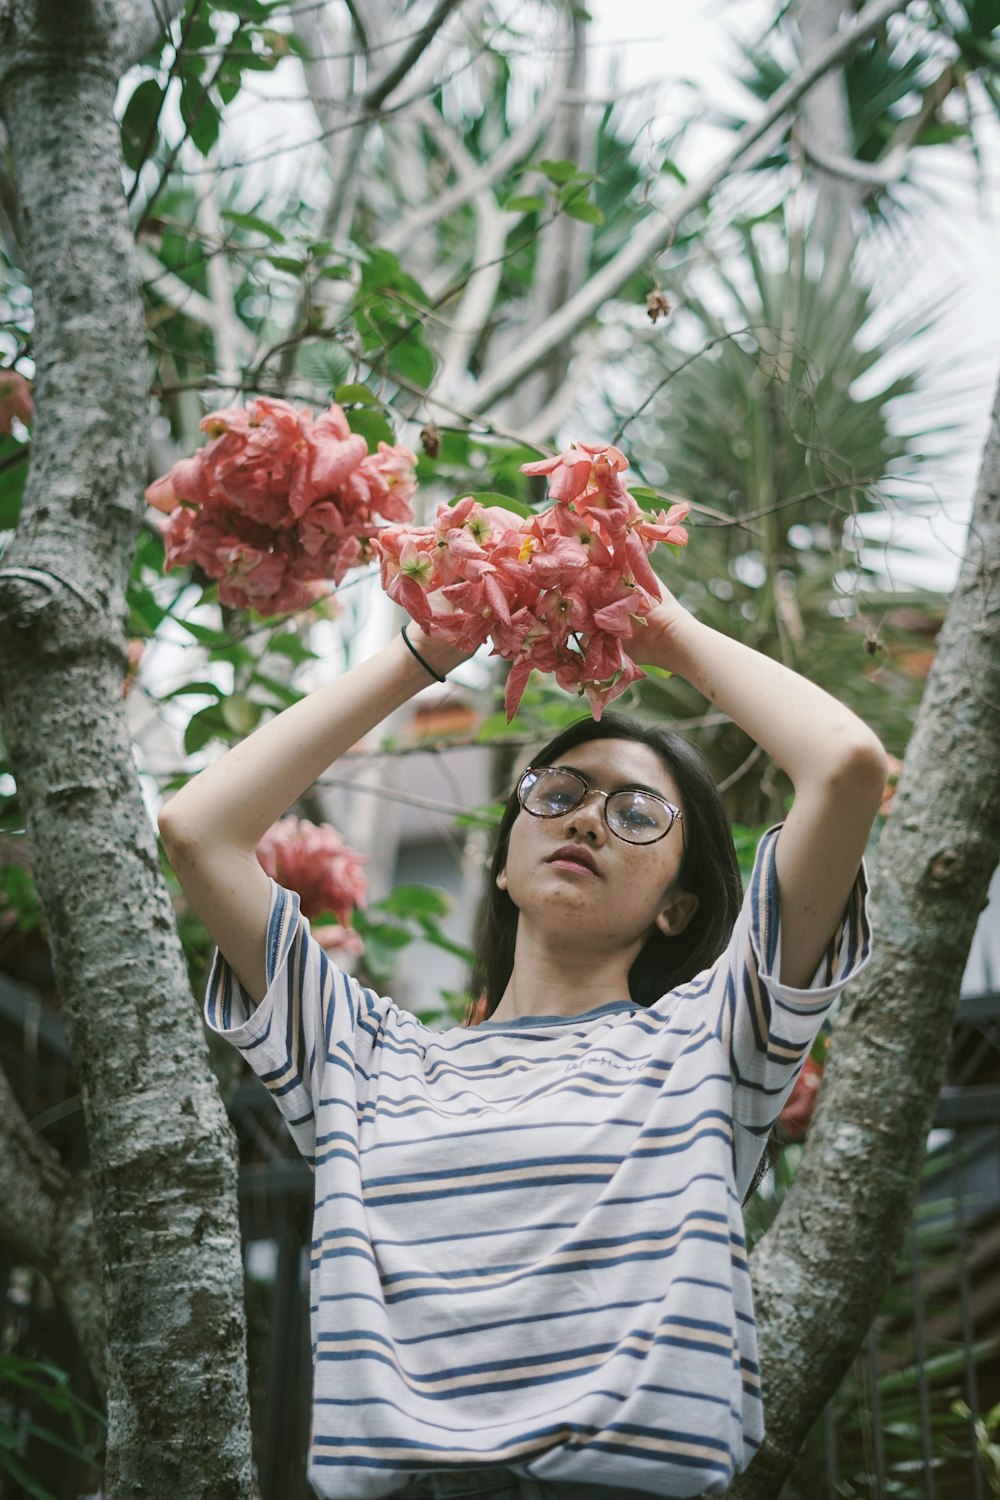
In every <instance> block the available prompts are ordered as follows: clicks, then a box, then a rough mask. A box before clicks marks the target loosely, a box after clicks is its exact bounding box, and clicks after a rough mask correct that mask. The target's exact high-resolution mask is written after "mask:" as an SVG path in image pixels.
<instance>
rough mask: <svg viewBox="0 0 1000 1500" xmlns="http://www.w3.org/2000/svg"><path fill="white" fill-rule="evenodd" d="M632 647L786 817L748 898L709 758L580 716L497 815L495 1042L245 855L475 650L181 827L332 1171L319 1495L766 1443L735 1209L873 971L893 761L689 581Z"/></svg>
mask: <svg viewBox="0 0 1000 1500" xmlns="http://www.w3.org/2000/svg"><path fill="white" fill-rule="evenodd" d="M634 651H635V656H636V660H637V661H639V662H641V663H643V664H650V665H654V666H658V667H661V668H665V669H667V670H669V671H671V672H674V673H677V674H678V675H680V676H682V677H683V678H685V679H686V680H687V681H688V682H690V683H691V684H692V685H693V686H695V687H697V688H698V689H699V690H700V691H701V692H702V693H703V694H704V695H705V696H706V697H707V698H709V699H710V700H711V701H712V703H713V704H714V705H715V706H716V708H718V709H719V710H721V711H722V712H724V713H726V714H728V715H729V716H730V717H731V718H732V719H733V720H735V722H736V723H738V724H739V725H740V726H741V727H742V728H743V729H744V730H746V732H747V733H748V734H750V735H751V736H752V737H753V738H754V739H755V740H756V741H757V742H758V743H759V744H760V745H761V746H762V747H763V749H764V750H765V751H766V752H767V753H768V754H769V755H771V756H772V757H773V758H774V759H775V760H776V761H777V762H778V763H779V764H780V765H781V766H782V767H783V768H784V769H785V771H786V772H787V773H788V775H789V777H790V779H791V781H792V784H793V786H794V789H795V799H794V803H793V805H792V808H791V810H790V812H789V814H788V817H787V818H786V820H785V822H784V824H783V825H782V826H781V827H780V829H773V830H771V831H770V832H769V833H768V834H767V835H766V836H765V838H764V840H763V841H762V843H761V847H760V850H759V851H758V856H757V862H756V866H755V870H754V874H753V877H752V880H751V885H750V889H749V891H748V893H747V897H746V899H745V901H743V904H742V907H740V904H739V893H738V887H737V882H736V875H735V866H734V863H733V855H732V841H731V838H730V837H729V835H728V832H727V831H726V829H725V826H724V820H723V818H722V815H721V810H720V806H719V803H718V798H717V797H716V796H715V794H714V789H712V788H711V786H710V783H709V778H708V777H707V775H706V773H705V772H704V770H702V769H699V766H698V762H697V757H695V756H694V753H693V752H691V751H690V750H689V749H688V748H686V747H684V746H683V742H678V740H677V739H676V738H675V737H670V736H668V737H663V736H660V735H658V734H657V733H656V732H655V731H653V732H646V731H638V732H637V731H636V730H635V728H634V727H632V726H630V725H629V724H628V722H627V721H620V720H617V719H611V720H609V721H608V722H606V723H602V724H600V725H596V726H595V725H593V724H592V723H591V724H585V725H583V726H574V728H573V729H571V730H570V731H568V732H567V733H566V734H564V735H563V736H560V737H559V738H558V739H557V740H556V741H554V742H553V744H552V745H551V746H549V747H547V749H546V751H545V752H543V753H542V754H540V755H539V756H537V757H536V758H535V761H534V762H533V765H532V766H531V767H530V768H528V770H527V772H526V773H525V774H524V775H523V776H522V777H521V779H520V780H519V784H518V789H517V792H516V793H515V797H514V798H513V799H512V801H511V803H510V805H509V807H508V810H507V814H506V816H505V819H504V825H503V829H502V833H501V840H500V844H499V847H498V851H497V857H496V859H495V861H494V865H493V868H492V871H491V882H492V884H493V885H494V886H495V889H496V899H495V901H494V903H493V906H492V915H490V914H489V911H488V913H487V916H486V918H485V927H484V933H483V939H482V943H481V952H480V965H481V972H482V978H483V981H484V984H485V986H486V991H487V996H488V999H487V1007H488V1015H487V1019H485V1020H484V1021H482V1022H481V1023H480V1024H479V1025H476V1026H474V1027H471V1028H461V1027H455V1028H452V1029H451V1030H448V1031H445V1032H431V1031H429V1030H427V1029H426V1028H425V1027H424V1026H422V1025H421V1024H420V1022H419V1021H418V1020H417V1019H416V1017H414V1016H413V1015H411V1014H409V1013H407V1012H405V1011H402V1010H400V1009H399V1008H398V1007H397V1006H396V1005H395V1004H394V1003H393V1002H392V1001H391V1000H390V999H387V998H384V997H380V996H378V995H375V994H373V993H372V992H371V991H368V990H365V989H363V988H362V987H361V986H360V985H359V984H358V983H357V982H356V981H355V980H354V979H353V978H351V977H349V976H346V975H343V974H341V973H340V972H339V971H338V970H337V969H336V968H335V967H334V966H333V965H332V964H331V963H330V961H329V958H328V956H327V955H326V954H325V953H324V951H323V950H322V949H321V947H320V946H319V944H317V943H316V942H315V940H313V939H312V938H311V937H310V936H309V931H308V924H307V923H306V922H305V921H304V920H303V919H301V917H300V916H299V914H298V904H297V899H296V898H295V897H294V895H292V894H291V893H289V892H286V891H283V890H282V889H281V887H279V886H277V885H275V883H274V882H273V881H271V880H270V879H269V878H268V877H267V876H266V875H265V874H264V872H263V870H262V869H261V868H260V866H259V864H258V863H257V860H256V857H255V855H254V850H255V848H256V845H257V843H258V841H259V840H260V838H261V837H262V835H263V834H264V832H265V831H266V830H267V828H268V827H270V825H271V824H272V823H273V822H274V821H275V820H276V819H277V818H278V817H280V816H281V814H282V813H283V812H284V811H285V810H286V809H287V808H288V807H289V806H290V805H291V804H292V803H293V802H294V801H295V800H296V798H298V797H299V796H300V795H301V794H302V792H303V791H304V790H305V789H306V788H307V787H308V786H309V785H310V784H311V783H312V782H313V781H315V780H316V778H317V777H318V776H320V774H321V773H322V772H323V771H324V770H325V769H326V767H327V766H328V765H329V764H330V762H331V761H332V760H334V759H336V757H337V756H338V755H340V754H342V753H343V752H344V751H345V750H346V749H348V747H349V746H351V745H353V744H355V743H357V741H358V740H359V739H360V738H361V737H362V736H363V735H365V734H367V733H368V732H369V731H370V730H371V729H372V728H374V727H375V726H376V725H377V724H379V723H380V722H381V721H382V720H383V719H384V718H385V717H386V716H387V715H388V714H389V713H391V712H392V711H393V709H395V708H397V707H398V706H399V705H400V704H401V703H403V702H405V701H406V699H407V698H409V697H410V696H411V695H412V694H413V693H415V692H416V691H418V690H419V689H420V688H421V687H423V686H424V685H425V684H426V681H427V672H428V671H429V672H431V673H432V674H433V675H441V674H444V673H446V672H447V671H448V670H449V669H450V668H452V667H453V666H455V665H457V663H458V661H459V660H460V659H461V657H460V655H459V653H458V652H456V651H455V650H454V649H453V648H451V647H449V646H446V645H444V644H442V643H441V642H439V641H436V640H434V639H432V638H429V637H427V636H426V635H424V634H423V633H422V632H421V631H419V630H417V629H416V628H414V627H411V628H410V634H409V639H408V640H405V639H398V638H397V639H396V640H395V641H393V642H392V643H391V644H390V645H388V646H387V647H385V648H384V649H383V650H382V651H381V652H380V653H379V654H378V655H377V656H376V657H374V658H373V659H372V660H371V661H368V662H366V663H365V664H364V665H363V666H362V667H358V668H355V669H354V670H352V671H351V672H348V673H347V674H346V675H345V676H344V677H342V678H341V679H340V680H339V681H337V682H335V683H332V684H330V685H329V686H327V687H325V688H321V689H319V690H318V691H316V692H314V693H312V694H311V695H310V696H309V697H308V698H306V699H305V700H303V701H302V702H301V703H299V704H297V705H295V706H294V707H293V708H290V709H288V710H286V711H285V712H284V713H282V714H280V715H278V716H277V717H276V718H275V719H273V720H271V721H270V722H269V723H268V724H266V725H264V726H263V727H262V728H261V729H259V730H257V731H256V732H255V733H254V734H253V735H251V736H250V737H249V739H247V740H245V741H244V742H243V743H242V744H240V745H237V746H236V747H235V748H234V749H233V750H231V751H230V752H229V753H228V754H227V755H226V756H224V757H223V758H222V759H221V760H219V761H217V762H216V763H215V764H214V765H212V766H211V767H209V768H208V770H206V771H204V772H202V774H201V775H200V776H198V777H197V778H195V779H194V780H193V781H192V782H191V783H190V784H189V785H188V786H187V787H186V788H185V789H184V790H183V791H182V792H181V793H179V794H178V795H177V797H175V798H174V800H173V801H172V802H171V803H170V804H169V806H168V807H167V808H166V809H165V810H164V812H163V814H162V815H161V818H160V828H161V831H162V833H163V837H164V842H165V844H166V847H167V850H168V853H169V855H170V858H171V861H172V863H173V865H174V868H175V870H176V872H177V875H178V877H179V879H180V881H181V883H182V885H183V887H184V889H185V891H186V892H187V894H188V896H189V897H190V899H191V902H192V904H193V905H194V907H195V908H196V910H197V911H198V912H199V913H200V915H201V916H202V918H203V920H204V921H205V924H206V926H207V927H208V929H209V931H210V932H211V934H212V936H213V937H214V938H215V940H216V942H217V943H218V946H219V950H220V951H219V954H218V956H217V958H216V961H215V964H214V966H213V970H212V974H211V977H210V981H209V990H208V998H207V1001H206V1013H207V1017H208V1020H209V1024H210V1025H212V1026H213V1027H214V1028H215V1029H216V1030H217V1031H219V1032H221V1033H222V1034H224V1035H226V1036H228V1037H229V1039H230V1040H231V1041H232V1042H233V1043H234V1044H235V1045H237V1046H238V1047H240V1048H241V1050H243V1052H244V1054H245V1056H246V1057H247V1059H248V1060H249V1061H250V1062H251V1064H252V1065H253V1066H254V1068H255V1069H256V1070H257V1071H258V1072H259V1073H260V1075H261V1076H262V1077H263V1079H264V1081H265V1082H266V1083H267V1085H268V1087H269V1088H271V1090H272V1091H273V1093H274V1095H275V1098H276V1101H277V1103H278V1105H279V1107H280V1108H281V1109H282V1111H283V1113H284V1114H285V1116H286V1119H287V1120H288V1123H289V1127H290V1129H291V1131H292V1134H293V1136H294V1137H295V1139H296V1141H297V1143H298V1145H299V1146H300V1148H301V1150H302V1151H303V1153H304V1154H305V1155H306V1157H307V1158H308V1159H309V1160H310V1161H311V1162H313V1163H314V1165H315V1170H316V1210H315V1222H314V1231H313V1235H314V1242H313V1251H312V1276H311V1286H312V1333H313V1350H314V1362H315V1388H314V1406H313V1437H312V1444H311V1453H310V1469H309V1473H310V1479H311V1481H312V1483H313V1485H314V1486H315V1487H316V1489H317V1490H318V1491H319V1493H320V1494H321V1495H329V1496H343V1497H349V1496H350V1497H359V1500H360V1497H375V1496H380V1495H388V1494H393V1493H397V1492H402V1493H404V1494H405V1495H406V1496H407V1500H413V1497H417V1496H445V1495H447V1496H452V1497H456V1500H457V1497H458V1496H460V1495H469V1496H472V1495H476V1496H479V1495H487V1494H489V1495H493V1496H494V1497H495V1500H516V1497H521V1496H535V1497H539V1496H549V1495H562V1496H565V1497H566V1500H569V1497H570V1496H578V1497H584V1500H585V1497H587V1496H588V1495H590V1496H592V1497H594V1500H599V1497H612V1496H634V1495H635V1494H636V1493H637V1492H638V1493H646V1494H649V1495H661V1496H694V1495H701V1494H719V1493H721V1492H722V1491H724V1490H725V1489H726V1488H727V1486H728V1485H729V1483H730V1481H731V1479H732V1477H733V1475H734V1473H735V1472H738V1471H739V1470H740V1469H741V1468H743V1467H745V1465H746V1464H747V1463H748V1462H749V1461H750V1459H751V1458H752V1457H753V1454H754V1452H755V1450H756V1448H757V1447H758V1446H759V1443H760V1440H761V1436H762V1432H763V1421H762V1409H761V1396H760V1382H759V1375H758V1371H757V1365H756V1345H755V1336H754V1324H753V1309H752V1305H751V1299H750V1282H749V1274H748V1267H747V1260H746V1249H745V1244H744V1240H743V1234H742V1220H741V1213H740V1204H741V1200H742V1197H743V1195H744V1194H745V1192H746V1191H747V1188H748V1186H749V1184H750V1181H751V1179H752V1177H753V1173H754V1170H755V1167H756V1165H757V1162H758V1161H759V1158H760V1155H761V1151H762V1149H763V1143H764V1141H765V1139H766V1137H767V1134H768V1131H769V1129H770V1126H771V1124H772V1123H773V1120H774V1119H775V1117H776V1116H777V1114H778V1111H779V1110H780V1108H781V1105H782V1103H783V1101H784V1099H785V1098H786V1097H787V1094H788V1093H789V1092H790V1090H791V1087H792V1084H793V1083H794V1080H795V1077H796V1076H797V1073H798V1071H799V1068H800V1066H801V1064H802V1061H803V1060H804V1058H805V1056H806V1054H807V1052H808V1049H809V1046H810V1044H811V1041H812V1039H813V1037H814V1036H815V1034H816V1031H817V1030H818V1028H819V1026H820V1024H821V1021H822V1018H823V1015H824V1014H825V1012H826V1010H827V1008H828V1007H829V1005H830V1003H831V1001H832V1000H833V999H834V997H835V996H836V995H837V994H838V993H839V991H840V989H841V988H842V987H843V985H844V984H845V983H846V982H847V980H848V979H849V978H850V977H852V976H853V974H855V973H857V971H858V969H859V968H860V967H861V966H862V964H863V963H864V962H865V960H866V957H867V948H868V932H867V924H866V919H865V911H864V902H865V887H864V877H863V874H862V872H861V870H860V868H859V866H860V862H861V856H862V852H863V850H864V847H865V843H866V840H867V837H868V833H869V830H870V828H871V824H872V821H873V819H874V816H875V812H876V810H877V808H878V805H879V799H880V796H881V792H882V787H883V784H884V780H885V756H884V753H883V751H882V748H881V746H880V745H879V743H878V741H877V740H876V739H875V738H874V736H873V735H872V734H871V733H870V732H869V730H868V729H867V728H866V727H865V726H864V725H863V724H862V723H861V722H860V721H859V720H858V719H857V718H856V717H855V716H854V715H853V714H852V713H850V712H849V711H848V710H847V709H845V708H843V707H842V706H841V705H840V704H838V703H837V702H836V701H834V700H833V699H832V698H830V697H829V696H828V695H827V694H825V693H824V692H822V691H821V690H820V689H819V688H817V687H815V686H814V685H813V684H811V683H809V682H807V681H805V680H804V679H802V678H801V677H799V676H797V675H796V674H794V673H793V672H790V671H788V670H787V669H785V668H784V667H782V666H780V665H779V664H777V663H776V662H773V661H771V660H769V659H768V658H766V657H763V656H761V655H759V654H758V653H756V652H754V651H752V650H750V649H749V648H747V647H744V646H742V645H740V644H739V643H737V642H735V641H733V640H730V639H729V638H727V637H724V636H722V635H720V634H718V633H717V632H715V631H713V630H711V629H710V628H709V627H707V626H705V625H703V624H701V623H700V622H699V621H697V620H695V619H694V618H693V617H692V616H690V615H689V614H688V613H687V612H686V611H685V610H683V609H682V608H681V607H680V606H679V605H678V604H677V602H676V601H675V600H674V599H673V598H672V597H671V596H670V595H669V594H668V593H667V592H666V591H665V590H664V591H663V595H662V599H661V602H660V604H659V605H658V606H657V607H656V608H655V609H654V610H653V611H652V612H651V613H650V615H649V617H648V621H647V624H646V626H645V628H644V629H643V631H642V632H641V634H640V635H639V636H637V637H636V640H635V642H634ZM425 667H426V670H425ZM734 919H735V926H733V923H734ZM730 929H731V935H730ZM719 955H721V956H719ZM713 959H714V960H716V961H715V962H714V963H713V962H712V961H713Z"/></svg>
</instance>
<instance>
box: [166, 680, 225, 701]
mask: <svg viewBox="0 0 1000 1500" xmlns="http://www.w3.org/2000/svg"><path fill="white" fill-rule="evenodd" d="M223 692H224V690H223V689H222V688H220V687H219V685H218V683H215V682H182V683H181V685H180V687H175V688H171V689H170V692H169V693H164V694H163V696H162V698H161V700H160V701H161V702H162V703H167V702H169V701H170V700H171V699H172V698H198V697H204V696H205V695H206V694H207V695H208V696H209V697H211V698H214V699H215V700H216V701H217V702H218V700H219V699H220V698H221V697H222V696H223Z"/></svg>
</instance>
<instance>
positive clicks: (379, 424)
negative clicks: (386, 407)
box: [347, 406, 396, 453]
mask: <svg viewBox="0 0 1000 1500" xmlns="http://www.w3.org/2000/svg"><path fill="white" fill-rule="evenodd" d="M347 424H348V426H349V427H350V429H351V431H352V432H360V434H361V436H362V437H363V438H364V439H365V442H366V443H367V444H368V451H369V453H375V452H376V451H377V449H378V445H379V443H394V442H395V441H396V437H395V434H394V432H393V430H392V428H391V427H390V426H389V423H388V422H387V421H386V418H385V416H384V415H383V413H382V411H381V410H379V411H375V410H374V409H373V408H372V407H370V406H362V407H357V406H355V407H352V408H351V410H350V411H348V412H347Z"/></svg>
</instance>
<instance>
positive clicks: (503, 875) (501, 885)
mask: <svg viewBox="0 0 1000 1500" xmlns="http://www.w3.org/2000/svg"><path fill="white" fill-rule="evenodd" d="M506 889H507V866H506V865H504V867H503V869H502V870H500V871H499V873H498V875H497V890H498V891H505V890H506Z"/></svg>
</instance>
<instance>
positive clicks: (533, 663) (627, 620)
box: [373, 443, 688, 719]
mask: <svg viewBox="0 0 1000 1500" xmlns="http://www.w3.org/2000/svg"><path fill="white" fill-rule="evenodd" d="M627 467H628V464H627V461H626V459H625V456H624V454H622V453H621V452H620V451H619V450H618V449H617V448H613V447H611V446H609V445H607V444H604V445H601V444H590V443H581V444H578V445H575V446H574V447H572V448H570V449H568V450H566V452H564V453H561V454H559V455H557V457H555V458H551V459H545V460H543V461H542V462H540V463H537V464H526V465H524V472H525V473H526V474H547V475H548V476H549V479H550V491H551V495H552V498H553V500H554V501H555V504H554V505H553V506H552V508H551V509H550V510H547V511H544V512H542V513H541V514H539V515H535V516H532V517H531V518H530V519H526V520H524V521H520V522H518V521H517V520H516V518H514V517H513V516H512V515H511V514H510V513H509V512H508V511H505V510H504V509H502V508H497V509H489V510H486V509H484V508H483V507H482V506H481V505H479V504H477V502H476V501H475V500H474V499H473V497H472V496H466V497H465V498H464V499H462V500H460V501H458V502H457V504H455V505H453V506H450V507H449V506H441V507H440V508H439V509H438V513H437V517H436V519H435V522H434V525H433V526H432V527H426V526H425V527H397V528H394V529H393V530H392V531H385V532H383V533H382V534H381V535H380V537H379V538H378V539H377V540H376V541H375V542H374V544H373V545H374V550H375V552H376V553H377V554H378V556H379V557H380V559H381V563H382V582H383V586H384V587H385V588H386V590H387V592H388V593H389V594H390V596H391V597H392V598H393V599H395V600H396V601H397V602H398V603H400V604H402V605H403V607H404V608H405V609H407V610H408V611H409V613H410V614H411V615H412V616H413V618H414V619H415V620H417V621H418V622H419V623H420V625H421V626H422V627H423V628H424V629H425V630H427V631H428V632H429V633H430V634H432V635H437V636H440V637H441V638H442V639H445V640H448V641H450V642H452V643H453V644H455V645H458V646H460V647H461V648H462V649H466V650H474V649H475V647H476V646H477V645H478V644H479V643H480V641H482V640H483V639H485V637H486V635H487V634H488V635H490V636H491V637H492V641H493V651H494V655H499V656H501V657H503V658H504V659H506V660H508V661H510V662H511V664H512V665H511V670H510V673H509V675H508V679H507V688H506V694H505V702H506V708H507V717H508V719H511V718H512V717H513V716H514V713H515V712H516V710H517V706H518V704H519V703H520V701H521V696H522V694H523V692H524V689H525V687H526V685H527V682H528V678H529V677H530V675H531V673H532V671H534V670H535V669H537V670H539V671H543V672H552V673H554V674H555V678H556V681H557V683H558V684H559V685H560V686H561V687H563V688H566V689H567V690H569V691H573V690H576V691H578V692H584V693H586V695H587V698H588V700H589V701H590V704H591V708H592V711H593V714H594V717H595V718H600V715H601V712H602V710H603V707H604V705H605V704H607V703H610V702H612V701H613V699H615V698H616V697H618V696H619V694H621V693H623V692H624V691H625V689H626V688H627V687H628V686H629V684H630V683H632V682H635V681H637V680H638V679H639V678H640V677H642V676H644V673H643V672H642V670H641V669H640V668H639V667H638V666H636V664H635V662H634V661H633V660H632V659H631V657H630V656H629V655H628V654H627V653H626V652H625V651H624V650H623V643H624V642H625V641H628V640H630V639H631V638H632V636H633V635H634V633H635V631H636V629H637V628H638V627H639V626H640V625H641V624H642V622H643V620H644V619H645V617H646V615H647V614H648V613H649V611H650V609H651V608H652V607H653V606H654V604H656V603H657V601H658V600H659V597H660V586H659V581H658V579H657V577H656V574H655V573H654V572H653V570H652V568H651V566H650V563H649V557H648V554H649V553H650V552H651V551H652V549H653V547H654V546H655V545H656V543H657V542H658V541H667V542H670V543H672V544H673V545H675V546H677V545H683V544H684V543H685V542H686V541H687V533H686V531H685V530H684V528H683V527H682V526H681V524H680V523H681V521H683V519H684V517H685V516H686V515H687V511H688V507H687V506H686V505H679V506H674V507H672V508H671V510H670V511H668V512H661V513H660V514H659V516H656V517H651V516H649V515H647V514H646V513H645V512H644V511H643V510H641V509H640V507H639V506H638V504H637V503H636V501H635V498H634V496H633V495H631V494H630V493H629V490H628V487H627V485H626V482H625V477H624V473H625V470H626V469H627Z"/></svg>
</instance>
